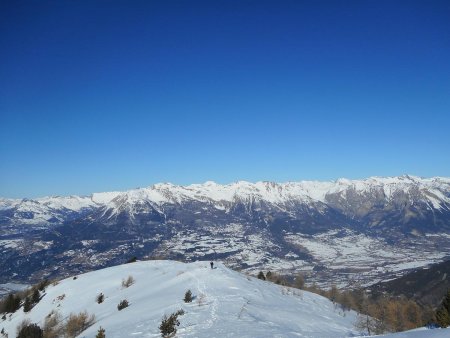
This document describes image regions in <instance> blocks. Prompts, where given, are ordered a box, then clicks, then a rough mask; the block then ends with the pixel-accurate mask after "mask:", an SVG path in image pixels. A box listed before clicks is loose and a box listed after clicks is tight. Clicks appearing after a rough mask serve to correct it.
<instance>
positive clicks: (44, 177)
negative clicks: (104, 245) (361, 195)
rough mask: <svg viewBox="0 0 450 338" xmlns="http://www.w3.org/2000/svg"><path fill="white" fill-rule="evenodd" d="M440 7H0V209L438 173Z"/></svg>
mask: <svg viewBox="0 0 450 338" xmlns="http://www.w3.org/2000/svg"><path fill="white" fill-rule="evenodd" d="M449 17H450V2H448V1H402V2H398V1H342V2H339V1H208V2H197V1H164V2H163V1H153V2H150V1H47V2H46V1H23V2H22V1H21V2H18V1H2V2H1V4H0V45H1V46H2V47H1V50H2V52H1V53H0V196H3V197H36V196H43V195H58V194H59V195H68V194H89V193H91V192H95V191H108V190H124V189H129V188H134V187H138V186H148V185H151V184H153V183H157V182H173V183H177V184H190V183H198V182H203V181H206V180H215V181H217V182H220V183H229V182H232V181H236V180H249V181H258V180H274V181H288V180H302V179H317V180H330V179H336V178H339V177H348V178H363V177H368V176H373V175H378V176H392V175H401V174H404V173H409V174H414V175H419V176H427V177H429V176H449V175H450V151H449V146H450V132H449V130H450V61H449V60H450V20H449Z"/></svg>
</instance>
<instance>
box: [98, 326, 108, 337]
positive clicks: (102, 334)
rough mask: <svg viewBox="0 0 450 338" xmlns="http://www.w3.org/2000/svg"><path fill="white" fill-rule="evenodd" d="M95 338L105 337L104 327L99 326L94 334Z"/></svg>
mask: <svg viewBox="0 0 450 338" xmlns="http://www.w3.org/2000/svg"><path fill="white" fill-rule="evenodd" d="M95 338H106V335H105V329H104V328H102V327H101V326H100V328H99V329H98V332H97V335H96V336H95Z"/></svg>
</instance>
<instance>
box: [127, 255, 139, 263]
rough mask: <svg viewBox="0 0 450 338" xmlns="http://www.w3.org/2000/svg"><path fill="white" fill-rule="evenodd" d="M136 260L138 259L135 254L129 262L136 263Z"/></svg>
mask: <svg viewBox="0 0 450 338" xmlns="http://www.w3.org/2000/svg"><path fill="white" fill-rule="evenodd" d="M136 261H137V257H136V256H134V257H131V258H130V259H129V260H128V261H127V263H135V262H136Z"/></svg>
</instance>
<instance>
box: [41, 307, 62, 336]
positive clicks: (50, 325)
mask: <svg viewBox="0 0 450 338" xmlns="http://www.w3.org/2000/svg"><path fill="white" fill-rule="evenodd" d="M43 330H44V338H59V337H62V336H63V334H64V325H63V324H62V320H61V315H60V314H59V312H53V311H52V312H50V313H49V314H48V315H47V317H45V321H44V328H43Z"/></svg>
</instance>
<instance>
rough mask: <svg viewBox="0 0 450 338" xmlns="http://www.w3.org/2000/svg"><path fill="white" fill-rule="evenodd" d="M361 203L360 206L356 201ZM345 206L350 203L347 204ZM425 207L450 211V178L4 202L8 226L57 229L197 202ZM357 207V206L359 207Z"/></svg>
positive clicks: (160, 188)
mask: <svg viewBox="0 0 450 338" xmlns="http://www.w3.org/2000/svg"><path fill="white" fill-rule="evenodd" d="M355 199H358V201H353V200H355ZM344 200H345V201H344ZM371 200H372V201H373V203H372V206H373V205H374V204H375V203H378V204H384V205H391V204H392V205H399V204H402V203H406V204H411V205H413V204H424V205H425V207H428V209H430V210H431V209H436V210H441V209H443V210H447V211H448V209H449V207H450V178H443V177H434V178H426V179H424V178H419V177H415V176H409V175H404V176H400V177H387V178H383V177H371V178H368V179H365V180H348V179H339V180H337V181H333V182H319V181H301V182H288V183H274V182H257V183H249V182H245V181H239V182H236V183H232V184H228V185H220V184H217V183H215V182H206V183H204V184H192V185H189V186H179V185H173V184H170V183H162V184H155V185H153V186H151V187H148V188H139V189H133V190H129V191H125V192H105V193H94V194H92V195H91V196H64V197H59V196H56V197H55V196H52V197H43V198H38V199H5V198H2V199H0V211H2V216H3V217H2V219H1V220H2V223H15V224H31V225H37V224H47V225H48V224H54V223H61V222H65V221H68V220H72V219H74V218H76V217H77V216H78V217H79V216H80V214H81V215H84V214H87V213H89V212H92V211H95V210H99V209H104V211H105V213H108V214H109V215H110V216H111V217H113V215H117V214H120V213H121V212H123V211H125V210H126V211H128V212H129V213H130V216H131V217H132V216H133V215H135V214H139V213H140V212H141V211H142V208H143V207H145V205H146V204H147V205H148V206H151V207H153V208H155V209H157V210H161V209H163V206H164V205H165V204H171V205H183V204H186V203H191V202H200V203H208V204H214V207H215V208H216V209H219V210H226V209H231V208H232V207H233V205H234V204H236V203H243V202H248V203H252V204H255V203H261V204H271V205H273V206H275V207H277V208H279V209H282V210H283V209H286V208H289V205H292V204H293V203H304V204H307V205H312V206H314V205H317V204H319V203H323V204H326V205H328V206H331V207H337V208H339V209H345V210H346V211H348V212H349V213H350V214H351V213H354V214H355V215H361V216H363V215H364V214H365V213H368V212H370V210H367V209H370V206H371V205H369V206H368V207H364V204H365V203H367V202H369V203H370V201H371ZM353 202H357V203H353Z"/></svg>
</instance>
